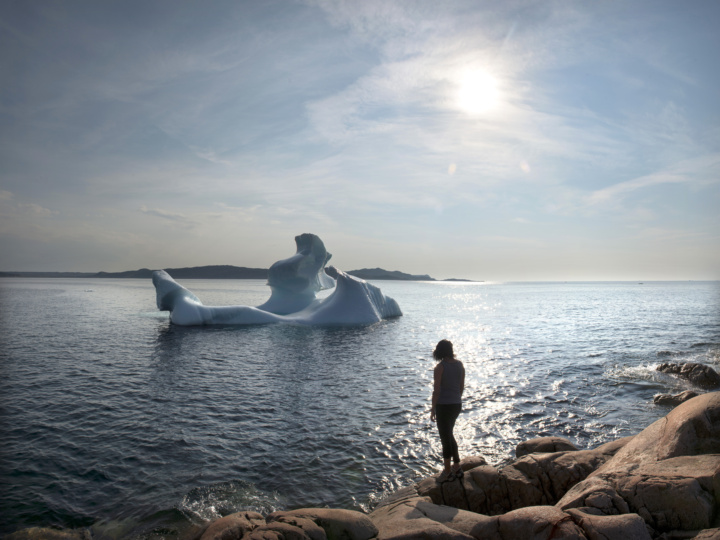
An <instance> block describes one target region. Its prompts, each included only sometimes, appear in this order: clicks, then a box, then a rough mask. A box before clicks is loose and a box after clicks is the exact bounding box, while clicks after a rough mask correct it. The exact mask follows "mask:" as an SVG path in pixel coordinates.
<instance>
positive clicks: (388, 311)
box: [152, 234, 402, 326]
mask: <svg viewBox="0 0 720 540" xmlns="http://www.w3.org/2000/svg"><path fill="white" fill-rule="evenodd" d="M295 243H296V245H297V253H296V254H295V255H293V256H292V257H290V258H288V259H284V260H281V261H278V262H276V263H275V264H273V265H272V266H271V267H270V270H269V272H268V285H269V286H270V288H271V291H272V293H271V296H270V299H268V301H267V302H265V303H264V304H262V305H260V306H257V307H251V306H205V305H203V303H202V302H201V301H200V299H199V298H198V297H197V296H195V295H194V294H193V293H191V292H190V291H189V290H187V289H186V288H185V287H183V286H182V285H180V284H179V283H177V282H176V281H175V280H174V279H173V278H172V277H170V275H169V274H168V273H167V272H165V271H164V270H158V271H155V272H153V277H152V281H153V284H154V285H155V293H156V301H157V307H158V309H159V310H162V311H169V312H170V321H171V322H172V323H174V324H177V325H181V326H198V325H211V324H229V325H250V324H268V323H278V322H286V323H295V324H307V325H322V326H333V325H338V326H346V325H367V324H373V323H376V322H379V321H381V320H383V319H389V318H392V317H400V316H401V315H402V311H400V306H398V303H397V302H396V301H395V300H394V299H392V298H390V297H389V296H385V295H384V294H383V293H382V291H381V290H380V289H379V288H378V287H376V286H374V285H371V284H370V283H368V282H366V281H365V280H362V279H359V278H356V277H353V276H350V275H348V274H346V273H345V272H342V271H341V270H338V269H336V268H334V267H332V266H330V267H328V268H325V265H326V264H327V262H328V261H329V260H330V257H331V256H332V255H330V253H328V252H327V251H326V250H325V245H324V244H323V242H322V240H320V238H318V237H317V236H316V235H314V234H301V235H300V236H296V237H295ZM333 286H334V287H335V290H334V291H333V292H332V293H331V294H330V295H329V296H328V297H327V298H322V299H319V298H316V294H317V292H318V291H321V290H323V289H330V288H332V287H333Z"/></svg>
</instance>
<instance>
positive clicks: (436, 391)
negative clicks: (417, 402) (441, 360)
mask: <svg viewBox="0 0 720 540" xmlns="http://www.w3.org/2000/svg"><path fill="white" fill-rule="evenodd" d="M442 374H443V366H442V364H438V365H437V366H435V370H434V371H433V379H434V380H433V393H432V404H431V405H430V421H431V422H434V421H435V406H436V405H437V400H438V397H439V396H440V381H442Z"/></svg>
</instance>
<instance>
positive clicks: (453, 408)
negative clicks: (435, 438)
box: [430, 339, 465, 481]
mask: <svg viewBox="0 0 720 540" xmlns="http://www.w3.org/2000/svg"><path fill="white" fill-rule="evenodd" d="M433 358H434V359H435V360H439V362H438V365H437V366H435V373H434V379H435V384H434V387H433V394H432V408H431V409H430V420H432V421H433V422H435V421H436V420H437V427H438V432H439V433H440V442H441V443H442V453H443V462H444V464H445V467H444V468H443V471H442V473H441V474H440V481H444V480H448V479H449V478H450V477H451V476H453V475H455V476H458V477H460V476H462V468H461V467H460V455H459V453H458V445H457V441H455V437H454V436H453V428H454V427H455V420H457V417H458V415H459V414H460V410H461V408H462V394H463V390H465V367H464V366H463V364H462V362H461V361H460V360H458V359H457V358H455V353H454V352H453V346H452V343H450V342H449V341H448V340H447V339H443V340H442V341H440V342H439V343H438V344H437V346H436V347H435V350H434V351H433ZM451 459H452V462H453V466H452V468H451V467H450V460H451Z"/></svg>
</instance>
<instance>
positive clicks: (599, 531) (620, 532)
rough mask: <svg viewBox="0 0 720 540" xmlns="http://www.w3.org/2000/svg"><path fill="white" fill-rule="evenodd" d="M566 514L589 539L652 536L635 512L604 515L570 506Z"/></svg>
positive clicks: (648, 538)
mask: <svg viewBox="0 0 720 540" xmlns="http://www.w3.org/2000/svg"><path fill="white" fill-rule="evenodd" d="M568 514H570V516H572V519H573V521H574V522H575V523H576V524H577V525H579V526H580V527H581V528H582V530H583V533H584V534H585V536H586V537H587V538H589V539H590V540H595V539H597V540H612V539H614V538H629V539H633V540H651V538H652V537H651V536H650V532H649V531H648V529H647V526H646V525H645V522H644V521H643V519H642V518H641V517H640V516H638V515H637V514H622V515H613V516H605V515H597V514H592V513H587V512H583V511H582V510H581V509H578V508H571V509H570V510H568Z"/></svg>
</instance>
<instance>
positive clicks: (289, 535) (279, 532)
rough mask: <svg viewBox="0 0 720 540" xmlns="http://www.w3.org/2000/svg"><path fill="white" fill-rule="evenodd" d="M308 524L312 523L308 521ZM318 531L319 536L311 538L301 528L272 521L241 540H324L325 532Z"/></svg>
mask: <svg viewBox="0 0 720 540" xmlns="http://www.w3.org/2000/svg"><path fill="white" fill-rule="evenodd" d="M308 521H310V520H308ZM310 523H312V522H311V521H310ZM318 529H320V532H319V534H315V535H314V536H311V535H310V534H309V533H308V532H307V531H306V530H305V529H303V528H301V527H298V526H295V525H291V524H290V523H285V522H282V521H273V522H271V523H268V524H266V525H261V526H260V527H258V528H257V529H254V530H253V531H251V532H249V533H248V534H246V535H245V536H243V537H242V540H326V538H327V536H326V535H325V531H323V530H322V529H321V528H320V527H318Z"/></svg>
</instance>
